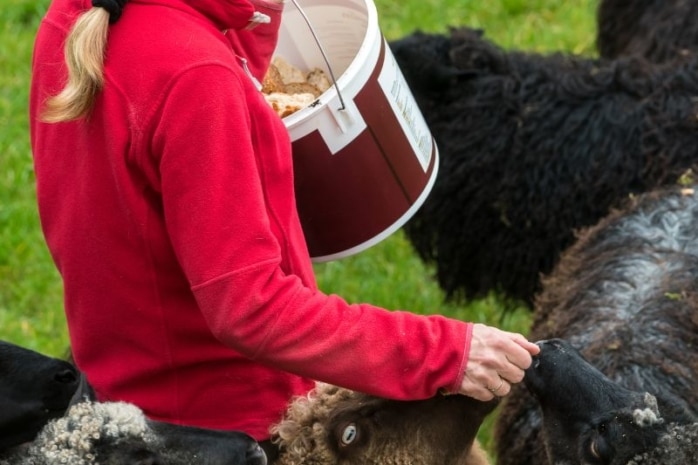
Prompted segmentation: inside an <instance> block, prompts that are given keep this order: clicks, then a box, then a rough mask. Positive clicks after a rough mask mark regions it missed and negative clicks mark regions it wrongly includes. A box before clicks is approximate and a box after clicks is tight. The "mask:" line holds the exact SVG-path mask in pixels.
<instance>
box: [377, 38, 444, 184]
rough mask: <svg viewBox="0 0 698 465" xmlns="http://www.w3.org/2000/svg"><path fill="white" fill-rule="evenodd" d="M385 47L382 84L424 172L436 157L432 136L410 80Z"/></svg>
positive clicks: (381, 76) (379, 79)
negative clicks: (405, 76)
mask: <svg viewBox="0 0 698 465" xmlns="http://www.w3.org/2000/svg"><path fill="white" fill-rule="evenodd" d="M384 45H385V60H384V62H383V68H382V69H381V71H380V74H379V75H378V84H379V85H380V87H381V89H382V90H383V92H384V93H385V96H386V99H387V100H388V102H389V103H390V107H391V108H392V110H393V112H394V113H395V116H396V117H397V120H398V121H399V123H400V126H402V130H403V131H404V133H405V135H406V136H407V139H408V140H409V142H410V145H411V146H412V150H414V153H415V154H417V158H418V159H419V163H420V165H421V166H422V169H423V170H424V172H426V171H427V169H428V168H429V162H430V161H431V154H432V137H431V132H430V131H429V127H428V126H427V123H426V121H425V120H424V116H423V115H422V112H421V111H420V110H419V107H418V106H417V102H416V100H415V99H414V96H413V95H412V91H411V90H410V88H409V87H408V86H407V81H405V78H404V77H403V75H402V71H400V68H399V67H398V65H397V61H395V57H393V54H392V52H391V51H390V47H389V46H388V44H387V42H386V43H385V44H384Z"/></svg>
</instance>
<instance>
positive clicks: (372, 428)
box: [272, 383, 497, 465]
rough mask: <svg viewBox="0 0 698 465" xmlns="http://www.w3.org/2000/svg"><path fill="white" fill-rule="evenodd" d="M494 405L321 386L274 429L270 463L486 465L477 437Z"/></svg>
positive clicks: (294, 405)
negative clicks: (275, 454)
mask: <svg viewBox="0 0 698 465" xmlns="http://www.w3.org/2000/svg"><path fill="white" fill-rule="evenodd" d="M496 405H497V402H496V401H492V402H480V401H478V400H476V399H473V398H470V397H466V396H461V395H452V396H440V395H439V396H435V397H433V398H431V399H426V400H421V401H396V400H388V399H383V398H378V397H374V396H369V395H366V394H362V393H358V392H355V391H351V390H348V389H344V388H339V387H336V386H332V385H328V384H323V383H319V384H318V385H317V387H316V389H315V390H314V391H313V392H311V393H310V394H309V395H308V396H307V397H301V398H298V399H296V400H294V401H293V402H292V403H291V405H290V406H289V409H288V411H287V414H286V417H285V418H284V419H283V420H282V421H281V422H280V423H279V424H277V425H275V426H274V427H273V428H272V437H273V440H274V442H276V443H278V444H279V446H280V450H281V455H280V457H279V459H278V460H277V461H276V462H275V465H300V464H303V465H359V464H360V465H378V464H381V465H486V464H488V463H489V460H488V458H487V456H486V454H485V452H484V451H483V450H482V449H481V447H480V445H479V444H478V443H477V440H476V435H477V431H478V429H479V428H480V425H481V424H482V422H483V420H484V418H485V417H486V416H487V415H488V414H489V413H491V412H492V410H494V408H495V407H496Z"/></svg>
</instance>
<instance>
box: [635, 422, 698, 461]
mask: <svg viewBox="0 0 698 465" xmlns="http://www.w3.org/2000/svg"><path fill="white" fill-rule="evenodd" d="M696 460H698V423H692V424H688V425H686V424H675V423H674V424H671V425H669V428H668V430H667V433H666V434H664V435H663V436H662V437H661V438H660V439H659V444H658V446H657V447H656V448H654V449H653V450H652V451H650V452H647V453H644V454H641V455H639V456H637V457H635V458H633V460H631V461H630V462H628V463H627V465H689V464H692V463H696Z"/></svg>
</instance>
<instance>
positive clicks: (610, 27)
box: [596, 0, 698, 63]
mask: <svg viewBox="0 0 698 465" xmlns="http://www.w3.org/2000/svg"><path fill="white" fill-rule="evenodd" d="M597 30H598V33H597V38H596V48H597V49H598V51H599V54H600V55H601V56H602V57H604V58H609V59H613V58H618V57H621V56H624V55H633V54H636V55H640V56H643V57H645V58H648V59H650V60H651V61H654V62H658V63H662V62H666V61H671V60H673V59H675V58H677V57H681V56H687V55H690V54H691V53H694V52H695V51H696V46H698V4H697V3H696V2H693V1H688V2H687V1H684V0H602V1H601V2H600V3H599V6H598V10H597Z"/></svg>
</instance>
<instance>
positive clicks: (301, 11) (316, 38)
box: [291, 0, 347, 110]
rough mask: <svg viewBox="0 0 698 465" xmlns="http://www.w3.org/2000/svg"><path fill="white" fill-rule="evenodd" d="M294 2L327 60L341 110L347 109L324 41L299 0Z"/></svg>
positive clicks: (324, 58)
mask: <svg viewBox="0 0 698 465" xmlns="http://www.w3.org/2000/svg"><path fill="white" fill-rule="evenodd" d="M291 1H292V2H293V4H294V5H295V6H296V8H298V12H299V13H300V14H301V16H302V17H303V21H305V24H307V25H308V29H310V33H311V34H312V35H313V39H314V40H315V43H316V44H317V46H318V48H319V49H320V54H321V55H322V59H323V60H324V61H325V64H326V65H327V69H328V70H329V72H330V78H331V79H332V85H334V88H335V89H336V90H337V96H338V97H339V103H340V104H341V106H340V107H339V110H346V108H347V107H346V105H345V104H344V98H343V97H342V92H340V90H339V86H338V85H337V79H336V78H335V76H334V71H332V65H330V60H329V59H328V58H327V54H326V53H325V49H324V48H323V46H322V43H320V39H319V38H318V36H317V34H316V33H315V29H314V28H313V25H312V23H311V22H310V19H308V16H307V15H306V14H305V12H304V11H303V8H301V6H300V5H299V4H298V0H291Z"/></svg>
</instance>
